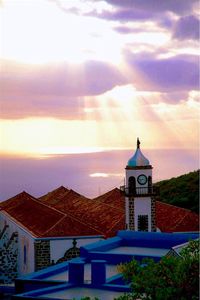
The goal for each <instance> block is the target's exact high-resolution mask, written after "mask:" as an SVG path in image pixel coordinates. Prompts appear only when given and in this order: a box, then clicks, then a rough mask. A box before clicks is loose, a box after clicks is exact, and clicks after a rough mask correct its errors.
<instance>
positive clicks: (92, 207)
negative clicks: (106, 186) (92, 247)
mask: <svg viewBox="0 0 200 300" xmlns="http://www.w3.org/2000/svg"><path fill="white" fill-rule="evenodd" d="M53 207H55V208H56V209H57V210H60V211H62V212H63V213H67V214H70V215H72V216H74V217H76V218H77V219H79V220H80V221H81V222H83V223H86V224H89V225H90V226H93V227H94V228H95V229H96V230H98V231H100V232H101V233H102V234H103V235H105V236H110V234H111V232H113V231H111V229H112V228H114V227H115V225H116V224H117V223H118V222H119V220H120V219H121V218H122V215H123V210H121V209H119V208H118V207H117V208H115V210H113V206H110V205H108V204H106V203H103V202H101V201H99V200H97V199H95V200H91V199H88V198H86V197H84V196H82V195H80V194H78V193H76V192H75V191H73V190H70V191H69V192H67V193H65V194H64V195H63V196H62V197H61V198H59V201H57V202H56V203H55V204H54V205H53ZM116 232H117V230H116V231H115V233H116Z"/></svg>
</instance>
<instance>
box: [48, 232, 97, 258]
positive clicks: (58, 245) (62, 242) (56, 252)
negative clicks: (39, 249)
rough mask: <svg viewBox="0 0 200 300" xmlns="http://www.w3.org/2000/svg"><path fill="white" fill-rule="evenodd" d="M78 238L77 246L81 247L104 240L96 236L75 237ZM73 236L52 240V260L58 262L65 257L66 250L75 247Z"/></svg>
mask: <svg viewBox="0 0 200 300" xmlns="http://www.w3.org/2000/svg"><path fill="white" fill-rule="evenodd" d="M73 238H75V239H76V241H77V244H76V247H78V248H80V247H81V246H85V245H87V244H91V243H95V242H97V241H100V240H102V238H100V237H97V238H96V237H95V238H90V237H88V238H81V237H77V238H76V237H73ZM73 238H66V239H63V238H61V239H59V238H56V239H51V240H50V251H51V261H52V260H54V262H55V263H56V261H57V260H58V259H59V258H61V257H63V256H64V254H65V252H66V251H67V250H68V249H69V248H72V247H73V244H72V242H73Z"/></svg>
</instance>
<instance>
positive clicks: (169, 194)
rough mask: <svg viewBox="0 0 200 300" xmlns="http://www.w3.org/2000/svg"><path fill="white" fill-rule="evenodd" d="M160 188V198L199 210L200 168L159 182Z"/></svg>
mask: <svg viewBox="0 0 200 300" xmlns="http://www.w3.org/2000/svg"><path fill="white" fill-rule="evenodd" d="M155 186H158V187H159V188H160V197H159V199H158V200H161V201H162V202H166V203H169V204H172V205H176V206H179V207H183V208H186V209H190V210H192V211H194V212H196V213H198V212H199V170H198V171H194V172H190V173H188V174H185V175H182V176H179V177H176V178H171V179H169V180H163V181H160V182H157V183H156V184H155Z"/></svg>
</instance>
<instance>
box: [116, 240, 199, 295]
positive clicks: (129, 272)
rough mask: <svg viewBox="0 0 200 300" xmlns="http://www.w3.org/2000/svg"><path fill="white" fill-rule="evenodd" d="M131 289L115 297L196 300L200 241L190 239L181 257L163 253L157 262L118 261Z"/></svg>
mask: <svg viewBox="0 0 200 300" xmlns="http://www.w3.org/2000/svg"><path fill="white" fill-rule="evenodd" d="M119 269H120V271H122V272H123V274H124V278H125V280H127V281H129V282H131V287H132V291H133V292H132V293H130V294H129V295H124V296H122V297H119V298H118V300H129V299H132V300H136V299H145V300H173V299H178V300H197V299H199V294H198V292H199V289H198V284H199V242H198V241H191V242H190V243H189V245H188V246H187V247H186V248H185V249H183V250H182V251H181V253H180V257H175V256H171V257H167V256H166V257H163V258H162V259H161V260H160V262H158V263H156V262H154V260H152V259H145V260H143V261H142V265H140V264H139V263H138V262H137V261H136V260H133V261H131V262H130V263H127V264H124V265H120V266H119Z"/></svg>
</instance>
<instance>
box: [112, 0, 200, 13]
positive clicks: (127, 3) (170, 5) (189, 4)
mask: <svg viewBox="0 0 200 300" xmlns="http://www.w3.org/2000/svg"><path fill="white" fill-rule="evenodd" d="M107 2H108V3H109V4H112V5H115V6H117V7H126V8H131V9H140V10H144V11H149V12H159V13H160V12H161V13H162V12H165V11H170V12H173V13H175V14H178V15H182V14H185V13H186V14H188V13H189V12H190V11H192V8H193V5H195V3H197V2H198V0H190V1H183V0H167V1H160V0H148V1H141V0H123V1H121V0H107Z"/></svg>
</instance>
